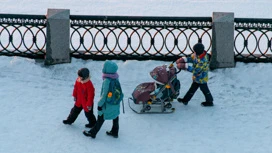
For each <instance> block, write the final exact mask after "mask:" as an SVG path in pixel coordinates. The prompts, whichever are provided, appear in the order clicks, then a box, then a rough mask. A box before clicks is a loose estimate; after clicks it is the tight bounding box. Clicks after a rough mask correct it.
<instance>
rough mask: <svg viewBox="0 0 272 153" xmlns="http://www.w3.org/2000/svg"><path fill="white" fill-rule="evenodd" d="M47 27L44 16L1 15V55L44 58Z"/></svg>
mask: <svg viewBox="0 0 272 153" xmlns="http://www.w3.org/2000/svg"><path fill="white" fill-rule="evenodd" d="M45 27H46V17H45V16H44V15H15V14H0V55H7V56H14V55H18V56H27V57H33V58H43V57H44V55H45V46H46V31H45Z"/></svg>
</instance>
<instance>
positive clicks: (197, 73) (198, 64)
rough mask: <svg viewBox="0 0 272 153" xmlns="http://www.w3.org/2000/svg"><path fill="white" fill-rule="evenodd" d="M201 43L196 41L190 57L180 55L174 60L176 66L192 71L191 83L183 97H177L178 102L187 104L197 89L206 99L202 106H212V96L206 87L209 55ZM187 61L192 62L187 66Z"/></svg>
mask: <svg viewBox="0 0 272 153" xmlns="http://www.w3.org/2000/svg"><path fill="white" fill-rule="evenodd" d="M204 49H205V47H204V45H203V44H202V43H197V44H195V45H194V46H193V50H194V53H193V54H192V55H191V56H190V57H181V58H179V59H178V60H177V61H176V64H177V68H178V69H181V70H187V71H189V72H192V74H193V76H192V80H193V82H192V85H191V87H190V89H189V90H188V92H187V93H186V94H185V96H184V97H183V98H178V99H177V100H178V102H180V103H183V104H184V105H187V104H188V102H189V101H190V100H191V98H192V97H193V95H194V94H195V92H196V91H197V89H198V88H199V87H200V90H201V91H202V93H203V94H204V96H205V99H206V101H205V102H202V103H201V105H202V106H213V105H214V104H213V96H212V94H211V92H210V90H209V87H208V84H207V83H208V71H209V56H210V55H208V54H207V52H206V51H205V50H204ZM188 63H193V65H192V66H189V65H188Z"/></svg>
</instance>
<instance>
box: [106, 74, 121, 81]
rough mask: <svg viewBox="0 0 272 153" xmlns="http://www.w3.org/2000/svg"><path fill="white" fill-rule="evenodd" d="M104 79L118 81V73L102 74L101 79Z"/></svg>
mask: <svg viewBox="0 0 272 153" xmlns="http://www.w3.org/2000/svg"><path fill="white" fill-rule="evenodd" d="M105 78H110V79H118V78H119V75H118V73H103V74H102V79H103V80H104V79H105Z"/></svg>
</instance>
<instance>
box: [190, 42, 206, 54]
mask: <svg viewBox="0 0 272 153" xmlns="http://www.w3.org/2000/svg"><path fill="white" fill-rule="evenodd" d="M193 50H194V51H195V53H196V55H200V54H202V53H203V52H204V45H203V44H202V43H197V44H195V45H194V47H193Z"/></svg>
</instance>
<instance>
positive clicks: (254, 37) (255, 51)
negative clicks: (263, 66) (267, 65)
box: [234, 18, 272, 62]
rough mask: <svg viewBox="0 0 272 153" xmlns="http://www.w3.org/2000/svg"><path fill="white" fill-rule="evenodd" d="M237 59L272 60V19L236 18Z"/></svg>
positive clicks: (246, 60) (235, 46) (235, 44)
mask: <svg viewBox="0 0 272 153" xmlns="http://www.w3.org/2000/svg"><path fill="white" fill-rule="evenodd" d="M234 22H235V34H234V50H235V59H236V61H243V62H272V56H271V55H272V48H271V43H272V19H249V18H248V19H246V18H235V20H234Z"/></svg>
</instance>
